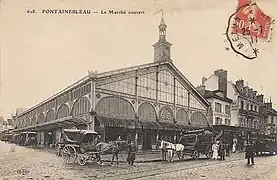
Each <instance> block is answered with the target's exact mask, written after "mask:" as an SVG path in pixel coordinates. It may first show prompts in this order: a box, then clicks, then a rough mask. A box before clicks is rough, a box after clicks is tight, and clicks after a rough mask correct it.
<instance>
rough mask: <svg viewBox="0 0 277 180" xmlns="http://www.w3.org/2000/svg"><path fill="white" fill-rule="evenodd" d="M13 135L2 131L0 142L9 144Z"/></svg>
mask: <svg viewBox="0 0 277 180" xmlns="http://www.w3.org/2000/svg"><path fill="white" fill-rule="evenodd" d="M12 136H13V133H12V132H10V131H3V132H2V133H1V141H5V142H9V143H11V140H12Z"/></svg>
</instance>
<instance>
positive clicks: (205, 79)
mask: <svg viewBox="0 0 277 180" xmlns="http://www.w3.org/2000/svg"><path fill="white" fill-rule="evenodd" d="M207 80H208V79H207V78H206V77H204V76H203V77H202V86H205V82H206V81H207Z"/></svg>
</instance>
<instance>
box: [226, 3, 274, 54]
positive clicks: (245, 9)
mask: <svg viewBox="0 0 277 180" xmlns="http://www.w3.org/2000/svg"><path fill="white" fill-rule="evenodd" d="M273 24H274V20H273V19H272V17H270V16H268V15H266V14H265V13H264V12H263V11H262V9H260V8H259V7H258V5H257V4H256V3H255V2H254V1H251V0H239V1H238V7H237V10H236V12H235V13H233V14H232V15H231V16H230V18H229V20H228V28H227V32H226V36H227V39H228V41H229V43H230V45H231V48H232V49H233V50H234V51H235V52H236V53H237V54H240V55H242V56H243V57H245V58H247V59H255V58H257V54H258V53H259V50H258V49H257V48H256V47H255V44H257V43H258V42H269V41H270V38H271V32H272V29H273Z"/></svg>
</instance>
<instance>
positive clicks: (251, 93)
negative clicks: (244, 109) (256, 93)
mask: <svg viewBox="0 0 277 180" xmlns="http://www.w3.org/2000/svg"><path fill="white" fill-rule="evenodd" d="M248 95H249V97H250V98H253V89H252V88H250V89H249V93H248Z"/></svg>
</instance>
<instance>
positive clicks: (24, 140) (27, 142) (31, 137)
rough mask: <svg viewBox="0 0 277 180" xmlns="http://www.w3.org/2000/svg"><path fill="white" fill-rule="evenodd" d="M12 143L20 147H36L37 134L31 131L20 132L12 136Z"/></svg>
mask: <svg viewBox="0 0 277 180" xmlns="http://www.w3.org/2000/svg"><path fill="white" fill-rule="evenodd" d="M13 141H14V142H15V143H16V144H17V145H20V146H33V147H35V146H36V145H37V133H36V132H32V131H29V132H28V131H26V132H21V133H19V134H14V137H13Z"/></svg>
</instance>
